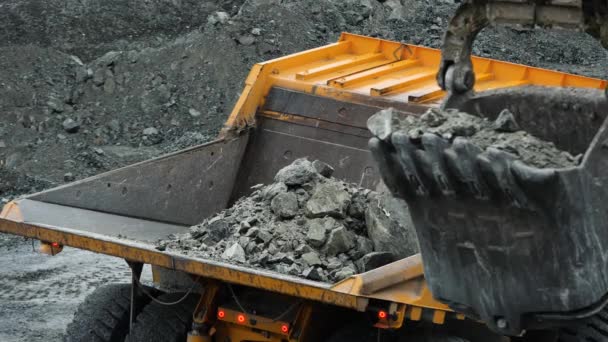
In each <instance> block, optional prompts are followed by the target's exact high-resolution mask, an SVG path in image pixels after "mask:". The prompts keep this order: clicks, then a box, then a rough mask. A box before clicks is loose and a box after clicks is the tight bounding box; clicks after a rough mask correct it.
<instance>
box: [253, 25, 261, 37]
mask: <svg viewBox="0 0 608 342" xmlns="http://www.w3.org/2000/svg"><path fill="white" fill-rule="evenodd" d="M251 34H252V35H254V36H259V35H261V34H262V29H260V28H257V27H254V28H252V29H251Z"/></svg>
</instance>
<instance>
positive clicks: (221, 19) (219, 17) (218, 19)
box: [207, 12, 230, 25]
mask: <svg viewBox="0 0 608 342" xmlns="http://www.w3.org/2000/svg"><path fill="white" fill-rule="evenodd" d="M228 20H230V14H228V13H226V12H215V13H213V14H212V15H210V16H208V17H207V22H208V23H210V24H212V25H215V24H218V23H220V24H225V23H227V22H228Z"/></svg>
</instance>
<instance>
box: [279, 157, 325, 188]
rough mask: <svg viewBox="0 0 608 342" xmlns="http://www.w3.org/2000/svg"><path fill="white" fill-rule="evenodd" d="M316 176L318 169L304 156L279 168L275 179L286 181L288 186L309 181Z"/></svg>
mask: <svg viewBox="0 0 608 342" xmlns="http://www.w3.org/2000/svg"><path fill="white" fill-rule="evenodd" d="M316 176H317V170H316V169H315V168H314V166H313V165H312V163H311V162H310V161H309V160H308V159H306V158H302V159H297V160H296V161H294V162H293V163H291V164H289V165H288V166H285V167H284V168H282V169H281V170H279V172H277V174H276V175H275V177H274V180H275V182H281V183H285V184H287V185H288V186H295V185H302V184H304V183H307V182H309V181H311V180H312V179H314V178H315V177H316Z"/></svg>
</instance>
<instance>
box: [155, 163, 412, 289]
mask: <svg viewBox="0 0 608 342" xmlns="http://www.w3.org/2000/svg"><path fill="white" fill-rule="evenodd" d="M332 173H333V168H332V167H331V166H329V165H327V164H325V163H323V162H320V161H314V162H310V161H308V160H307V159H298V160H296V161H294V162H293V163H292V164H291V165H289V166H287V167H285V168H283V169H282V170H280V171H279V172H278V173H277V175H276V177H275V183H273V184H270V185H268V186H261V185H259V186H256V187H254V192H253V193H252V194H251V195H250V196H249V197H246V198H242V199H240V200H239V201H238V202H237V203H236V204H235V205H234V206H233V207H232V208H230V209H227V210H225V211H223V212H221V213H219V214H218V215H216V216H214V217H212V218H209V219H207V220H205V221H204V222H203V223H201V224H200V225H197V226H194V227H192V228H191V229H190V232H189V233H187V234H186V235H183V236H176V237H175V238H174V239H172V240H165V241H161V242H160V243H159V246H158V248H159V249H161V250H165V249H168V250H171V251H177V252H181V253H186V254H188V255H191V256H197V257H203V258H211V259H217V260H222V261H229V262H232V263H237V264H241V265H247V266H253V267H259V268H264V269H269V270H273V271H277V272H280V273H283V274H290V275H294V276H301V277H305V278H307V279H311V280H316V281H323V282H336V281H339V280H342V279H344V278H347V277H349V276H351V275H354V274H356V273H361V272H365V271H368V270H371V269H374V268H377V267H379V266H383V265H385V264H387V263H390V262H392V261H395V260H397V259H398V258H402V257H406V256H409V255H412V254H414V253H416V252H417V251H418V246H417V241H416V237H415V233H414V231H413V226H412V224H411V220H410V217H409V212H408V210H407V207H406V206H405V204H404V203H403V202H401V201H399V200H396V199H393V198H392V197H391V196H390V195H383V194H378V193H376V192H373V191H370V190H367V189H362V188H359V187H357V186H356V185H352V184H348V183H345V182H342V181H340V180H337V179H335V178H332V177H331V176H332Z"/></svg>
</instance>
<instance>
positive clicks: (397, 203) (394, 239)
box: [365, 194, 419, 259]
mask: <svg viewBox="0 0 608 342" xmlns="http://www.w3.org/2000/svg"><path fill="white" fill-rule="evenodd" d="M365 222H366V225H367V235H368V236H369V238H370V239H371V240H372V242H373V243H374V250H376V251H386V252H390V253H392V254H393V255H395V257H397V258H400V259H401V258H406V257H408V256H411V255H414V254H416V253H418V252H419V248H418V240H417V238H416V232H415V230H414V224H413V223H412V218H411V217H410V212H409V210H408V208H407V204H405V202H404V201H403V200H400V199H397V198H394V197H392V196H391V195H389V194H378V195H377V198H375V199H373V200H372V201H371V205H369V206H368V208H367V210H366V212H365Z"/></svg>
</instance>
